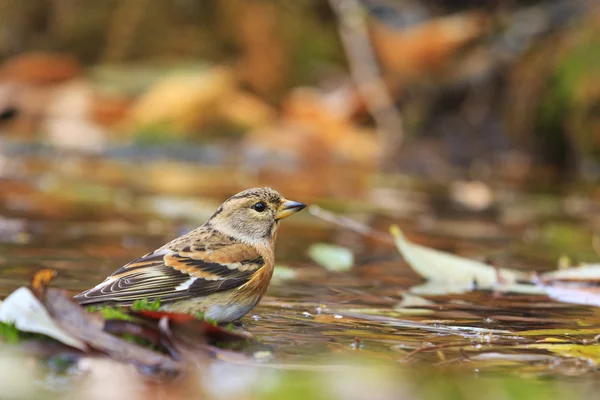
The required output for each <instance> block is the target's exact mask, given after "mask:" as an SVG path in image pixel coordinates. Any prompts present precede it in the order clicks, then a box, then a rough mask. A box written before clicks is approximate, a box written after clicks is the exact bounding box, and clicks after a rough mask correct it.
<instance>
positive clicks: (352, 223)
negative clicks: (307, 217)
mask: <svg viewBox="0 0 600 400" xmlns="http://www.w3.org/2000/svg"><path fill="white" fill-rule="evenodd" d="M308 212H309V213H310V214H311V215H312V216H314V217H317V218H319V219H322V220H323V221H327V222H330V223H332V224H335V225H338V226H341V227H342V228H346V229H349V230H351V231H354V232H357V233H360V234H361V235H365V236H370V237H372V238H375V239H377V240H380V241H382V242H384V243H387V244H390V245H394V240H393V239H392V237H391V236H390V235H389V234H386V233H383V232H380V231H377V230H375V229H373V228H371V227H370V226H369V225H367V224H363V223H362V222H359V221H356V220H354V219H352V218H348V217H345V216H343V215H337V214H334V213H332V212H331V211H327V210H324V209H323V208H321V207H319V206H317V205H314V204H313V205H311V206H310V207H308Z"/></svg>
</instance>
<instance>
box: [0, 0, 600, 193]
mask: <svg viewBox="0 0 600 400" xmlns="http://www.w3.org/2000/svg"><path fill="white" fill-rule="evenodd" d="M0 20H1V26H2V28H1V30H0V59H1V60H2V65H1V67H0V107H1V110H2V119H3V120H5V122H4V125H3V129H2V131H3V138H6V140H7V141H8V140H10V141H11V142H12V141H18V142H26V143H32V144H34V143H35V144H38V143H40V144H44V145H46V146H49V147H50V148H54V149H59V150H64V151H67V152H76V153H81V152H84V153H88V154H94V155H101V156H113V157H114V156H121V157H124V156H125V153H127V151H126V150H125V149H129V150H130V151H131V154H128V155H130V156H132V157H133V156H136V155H141V154H143V153H146V154H148V153H152V154H158V155H157V156H160V157H170V156H172V157H173V158H176V159H177V158H187V159H191V160H192V161H195V162H198V163H204V164H211V163H212V164H221V165H222V164H231V163H233V164H236V165H237V166H239V167H240V168H242V169H244V170H245V171H248V170H249V169H251V170H252V173H253V174H256V175H255V176H270V175H273V176H271V177H270V178H269V179H278V180H279V178H282V177H284V178H285V177H287V176H293V177H299V178H301V179H300V181H295V182H294V186H296V187H297V186H298V185H300V186H307V188H306V190H308V191H310V192H311V193H312V194H314V195H324V194H325V195H331V194H336V193H338V194H339V193H340V192H342V193H343V194H352V192H353V189H356V186H355V183H356V182H350V184H349V185H345V184H343V182H340V177H339V176H338V175H340V174H341V175H348V174H347V172H348V170H349V169H351V170H355V171H362V172H365V173H379V172H385V173H394V172H401V173H406V174H411V175H417V176H421V177H424V178H426V179H429V180H433V181H442V182H447V181H452V180H457V179H468V180H482V181H490V180H503V181H509V182H512V183H513V184H517V185H523V184H525V185H526V184H533V185H544V184H551V185H555V184H558V183H565V182H573V181H574V180H577V181H584V182H585V181H587V182H595V181H597V180H598V177H599V175H600V166H599V165H600V164H599V156H600V112H599V110H600V72H599V71H600V41H599V39H598V37H599V32H600V12H599V10H598V7H597V5H595V2H594V1H591V0H563V1H560V0H539V1H535V0H494V1H489V2H485V4H484V5H482V3H481V2H478V1H469V0H429V1H402V0H352V1H336V0H331V1H329V2H328V1H316V0H314V1H310V0H302V1H268V0H218V1H200V0H172V1H160V2H153V1H150V0H132V1H124V2H123V1H110V0H107V1H102V2H85V1H80V0H35V1H28V2H22V1H18V0H3V1H2V2H1V3H0ZM118 149H120V151H119V150H118ZM133 149H135V150H133ZM144 149H145V150H144ZM158 149H160V150H158ZM21 150H23V151H25V150H24V149H23V148H21ZM342 170H343V171H345V172H346V173H343V172H342ZM353 179H354V180H355V179H356V178H351V177H346V178H344V179H342V181H344V180H350V181H353ZM285 182H286V179H283V182H282V184H283V183H285ZM308 182H310V183H308ZM282 190H284V189H283V188H282ZM598 195H599V196H600V194H598Z"/></svg>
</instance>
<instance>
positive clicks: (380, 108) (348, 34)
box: [329, 0, 403, 170]
mask: <svg viewBox="0 0 600 400" xmlns="http://www.w3.org/2000/svg"><path fill="white" fill-rule="evenodd" d="M329 4H330V6H331V8H332V10H333V11H334V13H335V14H336V16H337V19H338V23H339V34H340V37H341V40H342V44H343V46H344V51H345V52H346V57H347V59H348V64H349V67H350V72H351V74H352V78H353V80H354V83H355V84H356V86H357V89H358V91H359V93H360V94H361V96H362V98H363V100H364V101H365V104H366V106H367V109H368V110H369V113H370V114H371V115H372V116H373V119H374V120H375V123H376V125H377V130H378V133H379V138H380V145H381V149H382V150H381V162H382V168H383V169H384V170H390V169H391V168H392V166H393V161H394V158H395V156H396V155H397V151H398V149H399V148H400V146H401V144H402V139H403V122H402V116H401V114H400V112H399V110H398V109H397V108H396V106H395V105H394V100H393V99H392V97H391V96H390V95H389V93H388V90H387V88H386V86H385V83H384V82H383V80H382V79H381V71H380V69H379V64H378V61H377V58H376V56H375V52H374V51H373V47H372V46H371V41H370V40H369V32H368V28H367V22H366V18H365V11H364V10H363V8H362V7H361V5H360V2H359V0H329Z"/></svg>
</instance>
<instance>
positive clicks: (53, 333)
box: [0, 270, 252, 378]
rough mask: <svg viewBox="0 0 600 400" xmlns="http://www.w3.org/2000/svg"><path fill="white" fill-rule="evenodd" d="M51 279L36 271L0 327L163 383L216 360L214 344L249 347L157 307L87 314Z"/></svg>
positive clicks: (10, 300) (5, 307) (4, 311)
mask: <svg viewBox="0 0 600 400" xmlns="http://www.w3.org/2000/svg"><path fill="white" fill-rule="evenodd" d="M54 275H55V273H54V271H51V270H41V271H39V272H38V273H36V275H35V276H34V278H33V279H32V284H31V289H30V288H27V287H21V288H19V289H17V290H16V291H15V292H13V293H12V294H11V295H10V296H8V297H7V299H6V300H5V301H4V302H3V303H2V304H1V305H0V321H1V322H2V323H4V324H5V325H6V326H10V325H14V326H15V328H16V329H18V330H19V331H23V332H32V333H36V334H39V335H40V337H47V338H52V339H54V340H56V341H58V342H60V343H62V344H64V345H66V346H68V347H71V348H73V349H77V351H79V352H80V355H81V358H83V357H85V356H98V355H106V356H108V357H110V358H111V359H113V360H115V361H118V362H122V363H126V364H132V365H134V366H136V367H137V368H138V369H139V370H140V371H141V372H143V373H145V374H148V375H151V376H154V377H165V378H166V377H172V376H176V375H179V374H181V373H182V372H184V371H185V368H186V363H190V362H195V361H197V360H201V359H203V358H207V357H208V356H213V357H214V356H216V355H218V354H219V352H220V349H219V348H218V347H216V346H215V345H216V344H220V343H228V344H230V345H231V344H235V345H236V346H237V348H239V349H244V346H245V345H247V344H249V343H250V342H251V341H252V338H251V336H250V335H249V334H247V333H243V332H242V333H238V332H233V331H230V330H228V329H226V328H222V327H219V326H216V325H213V324H212V323H210V322H207V321H205V320H202V319H198V318H195V317H194V316H191V315H187V314H176V313H167V312H160V311H156V309H157V308H158V306H159V304H158V303H157V302H148V301H139V302H136V304H135V307H132V308H130V309H123V310H119V309H110V308H108V309H107V308H103V309H99V310H95V311H89V310H86V309H84V308H82V307H81V306H80V305H79V304H77V303H76V302H74V301H73V300H72V299H71V297H70V296H69V294H68V293H67V292H66V291H64V290H60V289H57V288H54V287H49V286H48V285H49V284H50V282H51V280H52V279H53V277H54ZM108 310H110V312H108ZM0 339H1V338H0ZM228 351H229V350H225V351H224V352H225V353H227V352H228Z"/></svg>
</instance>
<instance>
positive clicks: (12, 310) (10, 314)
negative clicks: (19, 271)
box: [0, 275, 87, 351]
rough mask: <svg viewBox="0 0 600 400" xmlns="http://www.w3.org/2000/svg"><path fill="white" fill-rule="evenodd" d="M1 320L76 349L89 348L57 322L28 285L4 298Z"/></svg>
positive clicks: (24, 330) (0, 308)
mask: <svg viewBox="0 0 600 400" xmlns="http://www.w3.org/2000/svg"><path fill="white" fill-rule="evenodd" d="M36 276H37V275H36ZM0 321H1V322H4V323H14V324H15V326H16V327H17V328H18V329H19V330H21V331H23V332H33V333H40V334H42V335H46V336H49V337H51V338H53V339H56V340H58V341H59V342H61V343H64V344H66V345H68V346H71V347H74V348H76V349H79V350H82V351H86V350H87V346H86V345H85V342H84V341H82V340H80V339H78V338H76V337H74V336H73V335H71V334H70V333H68V332H67V331H65V330H64V329H63V328H62V327H60V326H59V325H58V324H56V322H55V321H54V320H53V319H52V318H51V316H50V315H49V314H48V311H47V310H46V308H45V307H44V305H43V304H42V303H41V302H40V300H38V299H37V298H36V296H34V294H33V293H32V292H31V290H29V289H28V288H26V287H21V288H19V289H17V290H15V291H14V292H13V293H11V294H10V296H8V297H7V298H6V299H5V300H4V302H3V303H2V305H1V306H0Z"/></svg>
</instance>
